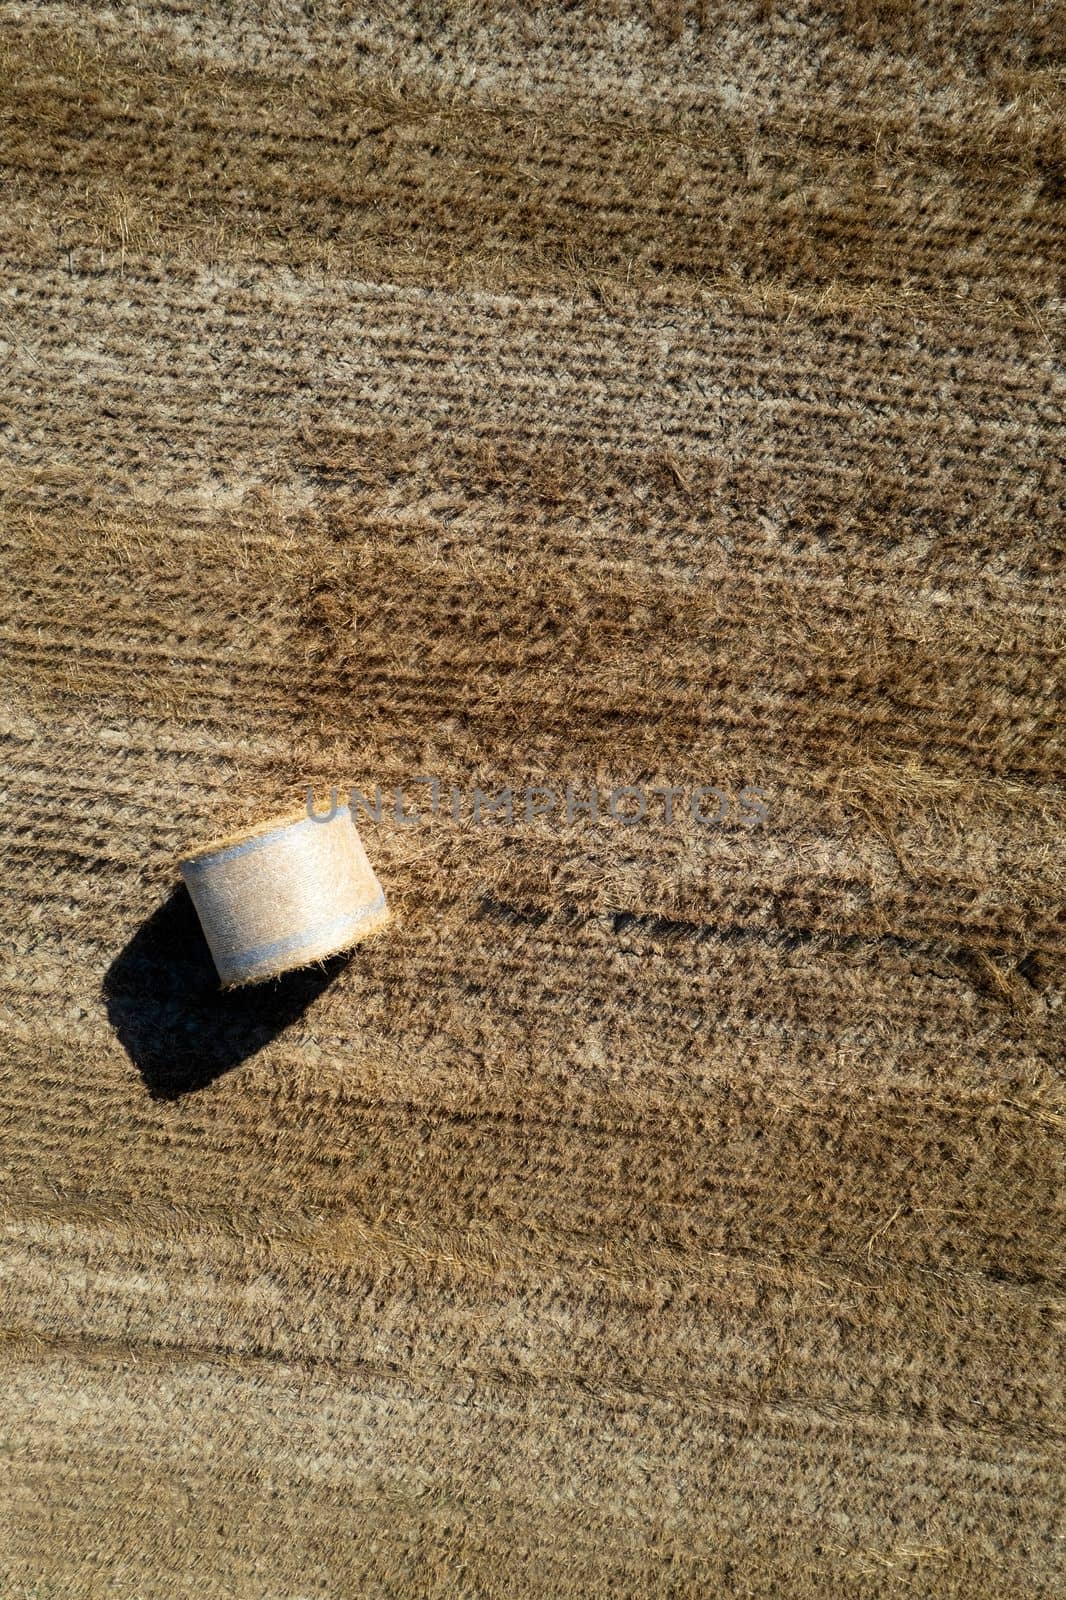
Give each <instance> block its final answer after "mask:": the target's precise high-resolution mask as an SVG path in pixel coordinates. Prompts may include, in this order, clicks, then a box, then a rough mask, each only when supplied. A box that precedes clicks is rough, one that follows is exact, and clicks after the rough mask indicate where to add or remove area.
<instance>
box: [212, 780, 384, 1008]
mask: <svg viewBox="0 0 1066 1600" xmlns="http://www.w3.org/2000/svg"><path fill="white" fill-rule="evenodd" d="M181 874H182V877H183V878H184V879H185V883H186V885H187V887H188V890H189V894H190V895H191V896H192V901H193V904H194V905H195V907H196V910H197V914H198V915H199V918H200V922H201V924H202V926H203V930H204V933H205V935H206V937H207V942H208V944H209V945H210V947H211V954H212V956H213V957H214V960H215V966H216V967H217V968H218V975H219V977H220V978H221V980H222V983H223V986H224V987H225V988H232V987H235V986H236V985H238V984H245V983H258V982H259V981H260V980H261V979H263V978H272V977H276V976H277V975H278V974H279V973H282V972H288V971H290V970H291V969H292V968H294V967H304V966H307V965H308V964H309V963H310V962H312V961H320V960H322V959H323V958H324V957H325V956H330V955H334V954H336V953H337V952H338V951H340V950H346V949H348V947H349V946H350V945H353V944H356V943H358V941H359V940H360V939H364V938H365V937H366V936H367V934H368V933H371V932H373V930H374V929H375V928H378V927H380V926H381V924H382V923H383V922H385V921H386V920H387V918H388V914H389V913H388V908H387V906H386V904H385V895H384V893H383V891H382V888H381V885H380V883H379V882H378V880H377V878H376V877H375V876H374V869H373V868H372V867H371V865H370V862H369V861H368V860H367V855H366V851H365V850H364V849H363V843H362V840H361V839H360V837H359V834H358V832H357V831H356V827H355V823H354V822H353V821H352V816H351V812H350V810H349V809H348V807H347V806H342V807H340V808H339V809H338V810H337V811H336V812H335V813H333V814H332V815H331V816H330V817H329V818H323V819H321V820H319V819H317V818H313V817H311V816H308V815H307V814H304V815H303V816H300V817H298V818H295V819H289V820H285V819H283V820H279V821H275V822H268V823H264V824H261V825H260V826H259V827H257V828H253V829H249V830H248V831H246V832H245V833H241V834H235V835H233V836H231V837H230V838H228V839H223V840H220V841H218V842H217V843H215V844H212V845H209V846H207V847H206V848H205V849H203V850H200V851H197V852H196V853H195V854H194V855H192V856H190V857H189V858H188V859H187V860H185V861H183V862H182V863H181Z"/></svg>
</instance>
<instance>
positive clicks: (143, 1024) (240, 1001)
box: [103, 884, 351, 1100]
mask: <svg viewBox="0 0 1066 1600" xmlns="http://www.w3.org/2000/svg"><path fill="white" fill-rule="evenodd" d="M350 959H351V952H350V951H346V952H344V953H343V954H341V955H338V956H331V957H330V958H329V960H328V961H324V962H321V963H319V964H318V965H317V966H314V967H306V968H304V969H303V970H301V971H299V972H290V973H286V975H285V976H284V977H282V978H275V979H273V980H271V981H268V982H266V983H259V984H254V985H252V986H251V987H250V988H247V989H228V990H226V989H221V988H220V987H219V982H218V974H217V973H216V971H215V965H214V962H213V961H212V959H211V952H210V950H209V949H208V947H207V941H206V940H205V939H204V936H203V932H202V930H201V928H200V923H199V919H198V918H197V915H196V911H195V908H194V906H193V903H192V901H191V900H190V899H189V894H188V891H187V889H186V888H185V886H184V884H181V885H179V886H178V887H177V888H175V889H174V890H172V892H171V893H170V894H169V895H168V896H167V898H166V900H164V902H163V904H162V905H161V906H159V908H158V909H157V910H156V911H154V912H153V913H152V915H151V916H150V917H148V919H147V920H146V921H145V922H143V923H142V924H141V926H140V927H139V928H138V930H137V932H136V933H135V934H134V935H133V937H132V939H130V941H129V943H128V944H127V945H126V946H125V947H124V949H123V950H121V951H120V952H119V954H118V955H117V956H116V957H115V959H114V961H113V962H112V963H111V965H110V967H108V969H107V973H106V975H105V977H104V983H103V996H104V1001H105V1003H106V1006H107V1015H108V1019H109V1020H110V1022H111V1026H112V1027H113V1028H114V1030H115V1032H116V1034H117V1035H118V1038H119V1040H120V1042H121V1044H122V1046H123V1048H124V1049H125V1051H126V1053H127V1055H128V1056H129V1057H130V1059H131V1061H132V1062H133V1063H134V1065H135V1066H136V1067H137V1069H138V1071H139V1072H140V1074H141V1076H142V1077H143V1079H144V1081H145V1084H146V1085H147V1088H148V1092H149V1093H150V1094H151V1095H152V1097H153V1098H154V1099H157V1100H179V1099H180V1098H181V1097H182V1095H186V1094H192V1093H193V1092H194V1091H195V1090H197V1089H203V1088H205V1087H206V1086H207V1085H208V1084H209V1083H213V1082H214V1081H215V1079H216V1078H220V1077H221V1076H222V1074H223V1073H224V1072H229V1071H231V1070H232V1068H234V1067H237V1066H239V1065H240V1064H241V1062H242V1061H246V1060H247V1059H248V1057H249V1056H253V1055H255V1053H256V1051H258V1050H261V1049H262V1048H263V1046H264V1045H267V1044H269V1043H270V1041H271V1040H272V1039H276V1038H277V1036H278V1034H279V1033H281V1032H282V1031H283V1030H284V1029H285V1028H287V1027H288V1026H289V1025H290V1023H292V1022H295V1021H296V1019H297V1018H298V1017H299V1016H301V1015H302V1013H303V1012H304V1011H305V1010H306V1009H307V1007H308V1006H309V1005H310V1004H311V1002H312V1000H314V999H316V998H317V996H318V995H320V994H321V993H322V991H323V990H324V989H326V988H328V986H329V985H330V984H331V983H332V982H333V980H334V978H335V977H336V976H337V974H338V973H339V972H340V971H341V970H342V969H343V968H344V967H345V966H346V965H347V964H348V962H349V960H350Z"/></svg>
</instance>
